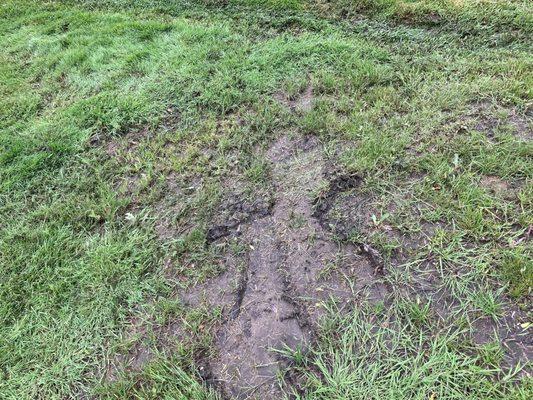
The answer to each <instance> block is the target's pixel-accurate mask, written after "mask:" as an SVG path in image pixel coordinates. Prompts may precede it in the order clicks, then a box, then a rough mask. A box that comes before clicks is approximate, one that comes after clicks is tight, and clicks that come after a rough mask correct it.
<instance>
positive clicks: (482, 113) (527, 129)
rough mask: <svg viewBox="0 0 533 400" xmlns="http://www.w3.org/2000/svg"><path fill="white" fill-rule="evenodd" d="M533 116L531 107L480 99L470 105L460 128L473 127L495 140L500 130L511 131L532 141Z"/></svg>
mask: <svg viewBox="0 0 533 400" xmlns="http://www.w3.org/2000/svg"><path fill="white" fill-rule="evenodd" d="M532 117H533V113H532V110H531V108H527V109H526V110H525V111H521V110H519V109H518V108H516V107H509V106H503V105H500V104H494V103H492V102H491V101H479V102H477V103H473V104H471V105H470V108H469V111H468V112H467V113H466V114H465V115H464V116H463V117H462V119H461V121H460V124H459V128H458V130H459V131H463V130H465V129H466V130H468V129H473V130H475V131H477V132H480V133H483V134H485V135H486V137H487V138H488V139H489V140H490V141H494V139H495V134H496V133H497V132H498V131H502V132H509V133H510V134H512V135H514V136H515V137H516V138H518V139H520V140H523V141H531V140H533V127H532Z"/></svg>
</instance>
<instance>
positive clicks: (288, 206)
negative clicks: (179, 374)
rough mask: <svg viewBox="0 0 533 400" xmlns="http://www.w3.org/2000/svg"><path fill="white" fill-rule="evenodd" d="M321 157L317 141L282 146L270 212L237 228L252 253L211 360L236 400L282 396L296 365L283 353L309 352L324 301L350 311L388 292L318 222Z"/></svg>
mask: <svg viewBox="0 0 533 400" xmlns="http://www.w3.org/2000/svg"><path fill="white" fill-rule="evenodd" d="M321 152H322V149H321V146H320V144H319V143H318V141H316V140H315V139H314V138H296V139H291V138H289V137H288V136H284V137H282V138H281V139H279V140H278V141H277V142H276V143H274V145H273V146H272V147H271V148H270V150H269V151H268V154H267V157H268V160H269V161H270V163H271V166H272V180H273V182H274V184H275V194H274V199H273V202H272V206H271V208H270V211H269V214H268V215H267V216H262V215H261V213H255V214H253V215H254V217H253V219H252V220H250V221H244V222H241V223H240V224H238V228H236V227H233V226H232V229H235V230H236V229H239V237H240V240H242V241H243V243H245V244H246V246H247V248H248V249H249V251H248V254H247V258H248V260H247V263H246V264H247V269H245V270H243V271H242V279H241V285H240V286H239V289H238V290H237V291H236V298H235V303H234V306H233V307H232V311H231V312H230V313H229V316H228V320H227V323H226V324H224V325H223V327H222V328H221V330H220V331H219V332H218V335H217V348H218V354H219V356H218V357H217V358H216V359H215V360H212V361H211V370H212V372H213V376H214V378H215V380H216V382H217V385H218V386H219V388H220V389H221V390H222V392H223V393H224V394H225V395H226V396H228V397H231V398H236V399H247V398H257V399H278V398H281V396H282V392H281V389H280V388H279V382H278V377H279V376H280V375H282V374H283V371H284V369H285V368H286V367H287V366H288V365H289V364H290V357H286V356H284V355H283V354H282V353H281V352H283V351H285V350H286V351H288V352H289V353H290V351H297V350H301V351H305V348H306V347H307V346H308V344H309V343H310V342H311V341H312V340H313V336H314V335H313V331H314V329H315V328H316V327H317V323H318V321H319V319H320V316H321V315H323V313H324V310H323V309H322V308H321V306H320V303H321V302H323V301H329V300H331V301H336V302H337V303H338V304H339V307H340V308H342V307H349V306H350V305H351V304H353V303H354V302H355V301H357V300H358V299H362V298H363V297H364V298H365V299H367V300H368V299H370V300H373V301H379V300H382V299H383V297H384V296H385V294H386V292H387V289H386V287H385V286H384V285H383V284H381V283H380V282H379V277H377V276H376V275H375V268H374V266H373V265H372V262H371V260H369V258H368V257H367V256H365V255H361V254H358V253H359V251H358V249H357V248H356V247H354V246H347V245H343V244H340V243H336V242H335V241H334V240H333V239H332V236H331V234H330V233H329V232H327V231H326V230H324V228H323V227H322V225H321V224H320V222H319V221H318V220H317V219H316V218H315V217H314V197H315V195H316V192H317V191H318V190H319V189H320V187H321V185H324V184H325V183H326V182H325V181H324V172H325V171H324V160H323V158H322V154H321Z"/></svg>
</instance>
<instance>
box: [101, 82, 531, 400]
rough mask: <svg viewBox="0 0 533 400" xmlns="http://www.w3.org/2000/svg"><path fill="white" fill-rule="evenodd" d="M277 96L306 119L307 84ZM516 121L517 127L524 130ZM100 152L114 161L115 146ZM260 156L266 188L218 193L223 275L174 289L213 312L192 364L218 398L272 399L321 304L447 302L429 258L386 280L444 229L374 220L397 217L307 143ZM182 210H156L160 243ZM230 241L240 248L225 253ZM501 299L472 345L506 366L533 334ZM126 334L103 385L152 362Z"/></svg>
mask: <svg viewBox="0 0 533 400" xmlns="http://www.w3.org/2000/svg"><path fill="white" fill-rule="evenodd" d="M276 98H277V99H278V100H279V101H280V102H281V103H282V104H284V105H285V106H286V107H288V108H289V109H290V110H291V111H293V112H298V113H305V112H308V111H310V110H311V108H312V106H313V88H312V86H311V85H309V86H308V87H307V88H306V89H305V90H304V91H303V92H302V93H300V94H299V95H298V96H297V97H296V98H292V99H291V98H289V96H286V95H285V94H279V95H278V96H276ZM517 118H518V117H517ZM492 122H494V121H492ZM515 125H516V126H517V127H519V131H520V132H522V131H524V129H523V128H524V125H520V124H515ZM491 126H493V124H492V123H491ZM478 128H480V129H481V128H483V129H484V127H483V126H481V125H480V126H478ZM491 132H492V131H491ZM133 145H134V144H133ZM108 150H109V154H110V155H114V154H116V149H115V145H113V144H111V145H110V147H109V146H108ZM266 158H267V161H268V162H269V165H270V179H271V183H270V184H269V185H266V187H265V190H264V191H259V192H257V193H255V194H254V195H253V196H250V195H249V194H247V192H246V190H244V189H243V186H242V185H241V183H239V182H238V181H237V180H234V181H231V180H230V181H229V182H228V183H227V185H224V187H225V188H226V190H225V192H224V193H223V196H222V197H223V199H222V201H221V203H220V204H219V206H218V208H217V210H216V211H215V213H214V217H213V219H212V221H211V225H210V227H209V228H208V230H207V235H206V246H208V247H211V246H217V247H219V248H221V249H224V250H223V251H222V254H223V256H222V258H221V259H220V260H219V261H220V263H222V264H223V268H221V270H222V272H221V273H219V274H218V275H217V276H214V277H212V278H210V279H208V280H206V281H204V282H201V283H199V284H197V285H195V286H192V287H190V288H188V289H179V290H178V288H177V289H176V295H177V296H179V298H180V299H181V300H182V302H183V304H184V307H186V308H189V309H196V308H199V307H204V308H205V309H207V310H213V309H215V308H217V309H220V310H221V313H220V315H221V317H220V320H219V321H218V322H217V323H216V324H215V325H214V326H213V327H212V328H211V330H212V332H211V333H212V335H213V349H210V350H209V352H208V354H204V355H202V356H201V357H200V358H199V359H198V365H200V367H201V368H200V369H201V372H202V377H203V378H204V379H205V380H206V381H207V382H208V383H210V384H212V385H213V386H215V387H216V388H217V389H218V390H219V392H220V393H221V394H222V396H223V397H225V398H232V399H264V400H268V399H279V398H282V397H283V389H282V388H281V387H280V380H279V377H280V376H281V377H283V376H286V377H287V375H285V374H286V371H287V370H288V368H289V367H290V366H291V363H292V361H291V360H292V359H291V353H294V352H299V351H302V352H305V351H306V349H307V348H308V346H310V345H312V343H313V342H314V340H315V338H316V337H315V336H316V335H315V332H316V330H317V328H318V326H319V322H320V319H321V317H322V316H324V315H325V312H326V310H325V309H324V308H323V305H324V304H327V303H329V302H335V303H336V305H337V307H338V309H339V310H341V312H342V311H343V310H346V311H348V310H350V309H351V308H353V307H357V306H358V305H359V304H361V303H362V302H370V303H377V302H386V301H387V298H388V296H389V295H390V294H392V293H393V292H395V291H399V292H402V293H404V294H406V295H407V296H409V297H412V298H417V299H418V298H419V297H421V298H422V299H423V300H422V301H427V300H430V299H431V304H432V313H433V314H434V315H436V316H437V318H443V319H444V318H447V317H449V316H450V315H451V314H452V310H453V309H454V307H455V306H456V305H457V304H456V303H457V299H455V298H454V296H452V295H451V293H449V292H447V291H446V290H445V289H443V285H442V277H441V275H440V274H439V272H438V271H437V269H436V267H435V266H434V265H433V262H432V260H431V259H428V260H425V264H424V265H425V269H422V270H418V271H414V270H412V271H404V272H407V273H408V274H411V275H412V276H411V278H412V281H411V283H410V284H408V285H406V287H398V288H393V287H391V283H390V281H389V279H388V274H389V271H388V269H389V268H400V267H401V265H402V263H404V262H405V261H407V260H409V258H410V257H411V256H412V255H413V254H414V253H416V251H417V250H419V249H421V248H423V247H425V246H426V245H427V244H428V241H429V239H430V238H431V237H432V236H433V235H434V233H435V231H436V229H448V228H449V227H447V226H445V225H442V224H440V223H434V222H429V221H423V222H422V224H421V229H420V230H419V231H417V232H409V231H407V232H406V231H400V230H399V229H397V228H393V227H392V226H391V225H389V223H388V222H387V220H386V219H383V220H381V217H382V216H383V214H384V213H390V214H395V213H396V212H398V210H396V209H395V205H394V201H392V202H391V203H390V204H389V205H388V206H387V207H386V209H385V210H381V209H380V208H378V207H377V204H378V203H377V201H376V198H375V197H374V195H373V193H370V192H366V191H364V190H363V188H364V185H363V183H364V181H363V179H362V178H361V177H359V176H356V175H346V174H343V173H339V172H338V171H336V170H335V169H334V168H332V167H331V166H330V165H328V163H327V162H326V160H325V159H324V157H323V149H322V146H321V143H320V142H319V141H318V139H317V138H316V137H313V136H307V137H302V136H300V135H292V136H291V135H290V134H287V135H284V136H281V137H280V138H279V139H278V140H277V141H275V142H274V143H273V144H272V146H271V147H270V149H269V150H268V151H267V154H266ZM170 181H171V182H170V184H169V188H172V187H173V188H174V189H175V190H176V192H177V193H179V195H180V197H183V196H185V197H186V196H187V195H194V192H195V191H196V190H197V188H198V187H199V185H201V182H193V183H190V184H188V183H186V182H180V183H176V182H175V184H174V186H172V185H173V183H172V182H173V181H172V179H170ZM482 184H483V185H484V186H486V187H487V188H488V189H489V190H490V191H492V192H494V193H501V194H505V193H507V192H509V187H508V186H507V185H506V183H505V182H504V181H502V180H501V179H499V178H497V177H492V176H487V177H484V178H483V181H482ZM174 189H172V190H174ZM400 200H401V199H400ZM182 206H183V205H182V204H181V205H180V204H177V205H175V206H169V205H168V204H165V205H164V207H163V206H162V207H163V208H164V209H166V210H167V211H168V210H170V213H168V212H167V213H166V214H165V215H166V216H165V217H164V218H161V219H160V221H158V223H157V224H156V229H157V232H158V235H159V237H160V238H162V239H163V240H167V239H171V238H173V237H177V236H180V235H182V234H183V233H184V232H186V231H187V230H188V229H190V228H191V227H190V226H188V225H183V224H182V223H181V222H180V223H179V224H176V223H175V218H176V216H177V215H179V214H180V213H181V211H183V210H182V209H181V208H180V207H182ZM160 211H161V213H160V214H161V215H163V210H160ZM413 212H416V211H413ZM176 226H180V227H181V228H179V229H178V228H176ZM376 234H381V235H383V236H384V237H385V238H387V240H389V241H394V242H396V244H397V249H395V250H394V251H393V252H392V253H391V254H385V252H384V251H383V250H382V249H381V248H379V247H377V246H376V245H374V244H372V243H371V242H370V241H369V240H367V239H368V238H370V237H372V236H373V235H376ZM232 245H236V246H237V247H239V248H242V249H244V251H241V252H238V253H232V251H230V250H229V249H230V248H231V247H232ZM171 267H172V266H171V265H170V267H169V268H170V269H171ZM396 272H398V271H396ZM508 303H509V302H506V303H505V305H504V307H507V308H506V309H505V310H506V311H505V312H504V315H506V317H504V318H501V319H498V320H493V319H488V318H477V319H475V321H474V323H473V325H472V326H473V328H474V329H473V334H472V337H471V339H472V341H473V342H474V343H477V344H483V343H488V342H491V341H495V340H496V341H499V343H500V344H501V345H502V347H503V348H504V349H505V355H504V364H505V365H506V366H508V367H513V366H515V365H518V364H519V363H523V362H524V361H527V360H529V359H530V358H531V349H532V344H533V343H532V342H531V340H530V339H529V338H531V337H532V335H531V333H532V332H530V330H531V329H530V328H527V329H524V328H523V326H525V323H526V322H527V315H526V313H524V312H523V311H521V310H519V309H516V308H512V307H511V306H509V305H508ZM509 304H510V303H509ZM131 326H132V328H131V329H130V331H129V333H128V336H127V337H128V338H136V340H135V343H134V345H133V346H132V347H131V348H130V349H129V350H128V351H126V352H122V354H117V356H116V357H115V359H113V360H112V362H111V363H110V366H109V368H108V371H107V379H108V380H110V381H112V380H114V379H116V377H117V375H118V374H119V371H120V370H126V371H133V372H134V371H138V370H140V369H141V368H142V366H143V365H144V364H145V363H147V362H149V361H150V360H151V359H152V357H153V353H152V350H150V348H151V347H150V343H149V340H148V339H149V337H148V336H149V334H148V333H149V330H148V329H147V328H146V327H143V324H142V323H140V322H136V321H135V320H133V322H132V324H131ZM528 329H529V330H528ZM187 335H188V333H187V332H186V330H185V329H184V322H183V320H182V319H180V318H177V319H174V320H171V321H170V322H169V323H168V324H166V325H164V326H160V327H156V333H155V337H156V342H157V343H156V347H159V348H165V349H166V350H168V349H169V348H172V340H173V339H176V338H179V339H180V340H181V341H186V340H187V339H186V337H187ZM152 336H154V335H152ZM281 381H283V380H281Z"/></svg>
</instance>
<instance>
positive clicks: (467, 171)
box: [0, 0, 533, 399]
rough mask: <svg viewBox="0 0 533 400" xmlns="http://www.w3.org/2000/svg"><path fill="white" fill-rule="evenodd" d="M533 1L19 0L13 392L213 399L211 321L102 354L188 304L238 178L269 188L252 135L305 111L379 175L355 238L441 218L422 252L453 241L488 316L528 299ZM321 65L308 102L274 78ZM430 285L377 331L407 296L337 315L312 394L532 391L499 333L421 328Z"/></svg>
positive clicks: (11, 146)
mask: <svg viewBox="0 0 533 400" xmlns="http://www.w3.org/2000/svg"><path fill="white" fill-rule="evenodd" d="M531 15H533V14H532V13H531V6H530V4H529V2H526V1H513V2H502V1H490V2H481V1H463V2H456V1H454V2H451V1H436V0H435V1H433V0H431V1H425V2H422V1H419V2H405V1H396V0H387V1H366V0H365V1H355V2H345V1H334V2H330V3H328V4H326V3H322V2H319V1H309V2H307V1H302V0H300V1H297V0H290V1H281V0H273V1H268V2H257V1H244V0H239V1H237V0H236V1H229V2H224V4H220V3H219V2H217V1H194V2H186V1H181V0H172V1H170V0H169V1H163V0H142V1H137V2H135V4H133V5H132V4H131V2H129V1H123V0H103V1H100V0H87V1H59V2H56V1H50V2H37V1H29V0H28V1H22V0H7V1H5V2H3V3H2V5H1V6H0V43H1V45H2V46H0V214H1V222H0V273H1V276H2V279H1V280H0V365H1V368H0V377H1V379H0V397H2V398H6V399H59V398H75V397H76V396H81V395H82V394H84V393H89V394H91V395H94V396H96V397H101V398H141V399H144V398H162V397H165V396H166V397H167V398H198V399H201V398H214V397H215V394H214V393H212V391H211V390H209V389H207V388H206V387H205V385H204V384H202V383H201V379H200V375H199V373H198V365H197V362H196V361H197V359H198V355H199V354H200V353H202V354H203V353H204V352H205V351H206V349H207V348H209V344H210V343H211V342H210V340H211V339H212V338H211V334H212V332H211V333H210V332H203V331H202V332H200V333H198V332H196V333H195V332H192V333H191V332H189V333H188V335H190V336H191V337H192V338H193V339H194V338H196V339H194V340H195V341H197V342H199V343H200V345H199V346H198V347H194V346H193V347H192V348H191V349H188V351H183V353H182V354H181V355H180V358H179V359H176V358H175V357H173V356H172V355H169V354H167V353H166V352H164V351H162V352H157V356H156V358H155V360H154V361H153V362H151V363H149V364H148V365H147V366H146V367H145V368H143V369H142V370H141V371H137V372H133V373H131V374H129V375H127V374H126V376H124V377H122V378H123V379H122V380H120V381H119V382H118V383H117V384H116V385H112V386H107V385H106V384H105V382H102V373H103V371H104V370H105V368H106V365H107V360H109V359H110V358H112V357H113V349H114V348H115V347H116V346H118V344H119V343H121V342H122V341H123V340H124V335H125V332H126V331H127V327H128V325H129V321H130V319H131V315H132V310H137V309H139V308H140V309H147V311H146V313H147V314H148V315H149V317H148V318H147V319H149V320H155V319H156V317H158V318H162V320H160V321H158V322H157V323H155V324H156V325H165V324H167V323H168V321H170V320H172V319H173V318H177V317H180V318H186V316H187V315H186V312H185V311H183V310H182V309H181V308H180V307H179V306H177V305H176V303H175V298H176V292H177V291H178V292H179V290H180V289H181V288H184V287H190V286H193V285H195V284H196V283H198V282H202V281H203V280H205V279H206V278H207V277H209V276H213V275H216V274H217V273H218V272H219V270H220V265H219V264H218V260H219V258H220V257H219V254H218V253H217V250H213V249H211V248H206V246H205V242H206V232H207V228H208V227H209V223H210V221H211V220H212V219H213V217H214V213H215V212H216V209H217V206H218V204H219V203H220V202H221V200H222V199H223V198H224V196H225V195H226V194H227V192H228V190H229V188H228V184H227V182H228V179H239V180H241V181H242V182H243V183H242V185H243V186H244V187H245V188H246V192H247V193H248V194H249V196H251V197H254V196H260V194H258V193H263V191H265V190H266V191H271V190H272V182H270V175H269V166H268V163H266V162H265V161H264V160H263V159H261V158H258V157H257V155H256V154H257V153H256V152H257V149H258V148H259V149H265V148H267V147H268V144H269V142H270V140H271V139H273V138H275V137H278V136H279V135H281V134H282V133H283V132H285V131H287V130H292V131H298V132H300V133H303V134H312V135H315V136H317V137H319V138H320V140H321V142H322V143H323V145H324V148H325V155H326V156H327V157H328V159H329V161H330V162H331V163H332V164H334V165H335V167H336V168H338V169H339V170H342V171H344V172H347V173H352V174H357V175H359V176H361V177H362V178H363V179H364V187H363V188H362V189H363V190H365V191H367V192H368V193H371V194H372V196H373V198H374V199H375V201H376V204H375V208H376V212H375V213H374V214H375V219H376V221H377V223H373V224H372V225H373V227H372V229H370V230H365V229H363V230H362V231H361V232H357V237H359V238H364V240H365V241H368V242H369V243H373V244H375V245H376V247H377V248H380V249H382V250H383V251H387V252H388V253H391V254H393V253H394V251H395V250H394V249H395V248H397V247H398V244H397V243H396V242H395V241H394V240H393V239H392V238H391V237H390V234H389V233H388V232H390V231H387V229H388V228H391V229H394V230H398V231H400V232H408V233H409V232H410V233H412V232H414V231H423V232H425V230H424V228H423V227H424V226H425V225H424V224H431V223H434V224H437V223H438V224H439V226H441V227H442V229H441V230H437V231H436V233H434V234H428V235H429V236H430V241H429V242H428V244H427V245H425V246H422V247H421V248H420V249H417V250H416V252H415V254H413V255H412V258H411V261H410V262H412V264H408V265H406V266H404V267H405V268H406V270H407V271H414V270H416V268H419V267H420V265H419V264H418V262H419V261H420V262H421V260H427V259H431V260H437V261H436V264H437V265H439V268H440V271H441V272H442V276H443V282H444V283H443V284H444V285H445V286H446V287H447V288H449V290H451V291H453V293H456V296H457V298H458V299H460V302H461V307H463V308H462V309H463V310H465V313H466V314H468V315H472V316H473V315H474V314H472V313H480V315H481V316H486V317H489V318H495V319H497V318H499V317H500V316H501V314H502V313H504V312H505V308H502V305H501V304H502V302H503V301H507V300H508V297H512V298H513V300H512V301H513V302H514V303H515V304H518V305H522V306H523V307H526V305H527V303H528V301H529V298H530V295H531V284H532V281H533V265H532V263H531V253H532V247H531V242H530V239H529V234H530V230H531V226H532V225H533V213H532V207H531V206H532V204H531V199H532V198H533V196H531V194H532V188H533V185H532V172H533V168H532V159H531V157H532V150H533V148H532V144H531V129H532V127H531V87H533V85H532V84H531V83H532V82H533V75H532V73H531V71H532V68H531V67H532V63H533V59H532V57H531V50H532V49H531V44H530V43H529V41H528V40H527V39H528V35H530V34H531V27H532V26H533V25H532V21H531ZM354 21H357V23H354ZM309 83H310V84H311V85H312V87H313V94H314V96H315V102H314V105H313V109H312V110H311V111H310V112H309V113H307V114H305V115H304V114H298V113H296V114H294V113H290V112H288V110H286V109H285V108H284V107H283V106H282V105H281V104H279V102H278V101H276V100H275V94H276V93H279V92H285V93H287V94H288V95H290V96H294V95H296V94H297V93H298V92H300V91H301V90H302V88H305V87H306V86H307V85H308V84H309ZM392 194H394V196H392ZM393 199H394V201H393ZM391 203H394V207H392V208H391ZM385 215H387V218H385V217H384V216H385ZM296 222H297V223H298V221H296ZM162 230H163V231H165V232H166V233H165V234H162V233H161V232H162ZM413 260H414V261H413ZM169 262H170V263H171V264H172V271H173V273H171V274H169V271H168V265H169ZM457 271H460V272H461V274H460V275H457V273H456V272H457ZM458 276H460V277H461V278H460V279H459V278H458ZM398 279H407V280H408V276H407V278H406V277H402V276H400V275H399V278H398ZM427 304H429V303H425V302H417V301H416V299H415V300H414V301H413V300H412V299H406V298H402V299H400V300H398V303H395V305H394V306H389V307H388V308H390V309H391V310H392V312H393V315H396V316H397V317H398V320H401V321H408V322H407V325H406V326H405V327H403V326H394V327H389V328H379V329H378V330H377V332H375V331H374V330H373V328H372V326H375V325H376V318H377V319H378V320H379V321H380V322H384V321H386V320H387V319H390V318H391V315H384V316H383V315H379V316H373V315H372V314H371V313H369V312H363V311H360V312H359V311H357V312H356V313H355V314H354V315H351V316H349V317H348V316H346V317H343V316H339V315H333V316H332V317H331V320H330V321H325V322H324V326H325V328H324V332H323V334H322V335H321V336H320V340H319V342H318V343H317V347H316V348H315V349H314V350H312V351H311V352H310V353H309V354H308V355H306V357H307V358H306V361H305V362H306V363H307V364H306V367H308V368H307V370H306V369H305V368H304V369H302V370H298V368H296V369H297V371H296V372H298V373H300V374H301V376H302V382H304V383H303V388H302V390H301V391H300V392H299V396H301V397H304V398H323V399H326V398H328V399H329V398H339V399H341V398H361V397H368V398H377V397H378V396H379V397H382V398H383V397H384V398H398V399H399V398H420V399H422V398H430V399H455V398H457V399H459V398H480V399H481V398H487V399H489V398H495V399H496V398H503V397H504V396H507V397H506V398H517V399H518V398H527V397H528V393H531V384H530V382H528V381H525V382H522V383H521V384H519V385H515V386H512V385H510V384H509V382H511V381H513V377H512V376H511V375H512V374H511V373H509V375H507V376H506V375H505V374H504V373H502V372H501V371H499V367H498V366H497V365H498V363H499V361H498V360H499V358H498V354H499V353H498V350H497V349H494V348H490V346H489V347H486V348H480V349H477V348H475V349H474V350H475V351H471V349H470V348H468V349H465V348H464V347H463V343H462V342H461V340H462V336H461V333H464V332H462V331H458V332H456V331H453V330H452V329H451V327H454V326H456V325H457V324H459V322H457V321H453V322H450V323H449V325H447V328H448V330H447V329H443V330H442V331H439V334H433V333H431V332H428V331H427V330H425V329H426V327H427V326H428V324H429V325H432V324H436V322H434V321H433V320H432V317H431V312H430V310H429V309H427ZM213 314H214V316H212V315H211V313H207V314H205V313H203V314H202V316H201V317H198V318H197V320H201V321H204V320H205V321H212V319H214V320H216V319H217V318H218V317H217V313H216V312H215V311H213ZM333 314H335V313H334V312H333ZM472 318H473V317H472ZM428 321H430V322H428ZM211 323H214V322H211ZM378 325H379V324H378ZM327 326H331V329H326V328H327ZM380 326H381V325H380ZM333 327H335V329H333ZM193 331H194V329H193ZM365 338H367V339H368V340H366V339H365ZM152 347H157V346H156V345H154V346H152ZM358 349H359V350H358ZM478 353H479V354H478ZM376 354H380V357H376V356H375V355H376ZM472 354H474V355H472ZM400 355H401V356H400ZM301 357H302V355H299V359H300V358H301ZM480 360H485V361H480ZM487 360H488V361H487ZM301 362H302V361H301V360H300V363H301ZM495 376H498V378H499V379H494V377H495ZM180 396H181V397H180ZM432 396H433V397H432Z"/></svg>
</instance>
